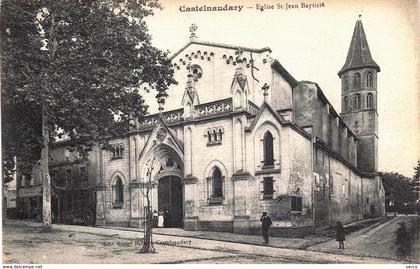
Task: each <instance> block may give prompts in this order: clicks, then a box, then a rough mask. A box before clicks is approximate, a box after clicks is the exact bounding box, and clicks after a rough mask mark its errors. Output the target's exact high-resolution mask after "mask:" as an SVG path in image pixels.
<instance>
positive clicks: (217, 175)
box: [212, 167, 223, 198]
mask: <svg viewBox="0 0 420 269" xmlns="http://www.w3.org/2000/svg"><path fill="white" fill-rule="evenodd" d="M212 197H213V198H218V197H223V180H222V172H220V169H219V168H218V167H215V168H214V170H213V175H212Z"/></svg>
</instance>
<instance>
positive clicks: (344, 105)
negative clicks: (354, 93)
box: [343, 96, 349, 112]
mask: <svg viewBox="0 0 420 269" xmlns="http://www.w3.org/2000/svg"><path fill="white" fill-rule="evenodd" d="M343 110H344V112H346V111H348V110H349V98H348V97H347V96H346V97H344V100H343Z"/></svg>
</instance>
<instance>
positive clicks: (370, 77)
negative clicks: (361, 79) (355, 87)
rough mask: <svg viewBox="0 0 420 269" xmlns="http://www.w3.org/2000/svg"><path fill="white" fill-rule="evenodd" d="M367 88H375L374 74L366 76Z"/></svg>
mask: <svg viewBox="0 0 420 269" xmlns="http://www.w3.org/2000/svg"><path fill="white" fill-rule="evenodd" d="M366 86H367V87H373V74H372V72H368V73H367V76H366Z"/></svg>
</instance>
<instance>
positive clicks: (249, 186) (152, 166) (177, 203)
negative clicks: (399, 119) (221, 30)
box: [92, 19, 385, 236]
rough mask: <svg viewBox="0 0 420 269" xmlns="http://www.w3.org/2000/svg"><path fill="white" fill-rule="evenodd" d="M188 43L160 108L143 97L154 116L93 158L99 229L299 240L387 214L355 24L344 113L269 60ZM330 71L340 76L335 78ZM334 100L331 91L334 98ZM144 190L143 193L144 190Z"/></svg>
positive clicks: (373, 104) (365, 50)
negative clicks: (267, 228) (154, 225)
mask: <svg viewBox="0 0 420 269" xmlns="http://www.w3.org/2000/svg"><path fill="white" fill-rule="evenodd" d="M195 31H196V27H195V26H192V27H191V37H190V40H189V42H188V43H187V44H186V45H185V46H184V47H183V48H181V49H180V50H179V51H178V52H176V53H175V54H174V55H173V56H172V57H171V61H172V65H173V68H174V70H175V79H176V80H177V81H178V85H172V86H171V87H170V88H169V89H168V94H169V97H168V98H167V99H166V100H165V104H164V105H163V104H162V103H160V104H159V105H158V104H157V103H156V100H155V96H154V93H152V92H147V91H145V90H143V89H142V90H141V94H142V95H143V97H144V98H145V100H146V102H147V104H148V105H149V106H150V107H149V111H150V113H152V114H150V115H148V116H146V117H145V118H144V120H142V121H138V120H135V121H133V125H134V126H135V127H132V128H131V129H130V131H129V132H128V133H127V134H121V136H120V137H115V138H114V139H112V140H111V145H112V148H113V150H111V151H102V150H99V149H98V150H95V151H94V152H93V153H92V154H95V156H96V155H97V157H96V160H98V162H95V164H96V165H97V167H96V169H95V171H97V173H96V174H95V175H96V188H95V189H96V225H110V226H130V227H142V226H143V225H144V220H145V207H146V206H147V203H146V199H145V193H146V192H147V189H148V188H150V198H151V206H152V210H158V211H159V212H165V217H166V221H165V226H166V227H181V228H184V229H185V230H211V231H227V232H234V233H244V234H255V233H259V232H260V221H259V220H260V216H261V213H262V212H264V211H265V212H267V213H268V215H269V216H271V218H272V220H273V225H272V229H271V232H272V233H273V234H279V235H280V234H281V235H288V236H293V235H299V234H302V233H307V232H310V231H312V230H314V229H316V228H322V227H327V226H330V225H334V224H335V222H336V220H337V219H342V221H343V222H345V223H346V222H351V221H355V220H359V219H362V218H364V217H376V216H380V215H383V214H384V213H385V205H384V202H385V199H384V189H383V186H382V182H381V178H380V177H379V176H378V175H377V170H378V167H377V164H378V131H377V130H378V128H377V127H378V113H377V73H378V72H379V71H380V68H379V66H378V65H377V64H376V63H375V61H374V60H373V59H372V56H371V54H370V50H369V47H368V43H367V40H366V36H365V33H364V29H363V25H362V22H361V20H360V19H359V20H358V21H357V22H356V25H355V28H354V33H353V36H352V39H351V43H350V48H349V51H348V55H347V59H346V61H345V64H344V66H343V67H342V68H341V69H340V71H339V72H338V76H339V78H340V79H341V81H342V87H341V96H342V100H341V103H342V107H341V113H338V112H337V111H336V110H335V108H334V107H333V106H332V105H331V103H330V102H329V101H328V99H327V97H326V96H325V94H324V92H323V91H322V89H321V88H320V87H319V85H318V84H317V83H315V82H310V81H297V80H296V79H295V78H294V77H293V76H292V75H291V74H290V73H289V72H288V71H287V70H286V69H285V68H284V67H283V66H282V65H281V63H280V62H279V61H278V60H276V59H273V58H271V57H270V53H271V49H270V48H262V49H252V48H247V47H238V46H232V45H225V44H218V43H210V42H204V41H200V40H198V39H197V36H196V34H195ZM337 69H338V68H337ZM337 90H338V89H337ZM149 179H150V181H151V184H148V182H149Z"/></svg>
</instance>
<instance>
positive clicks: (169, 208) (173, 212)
mask: <svg viewBox="0 0 420 269" xmlns="http://www.w3.org/2000/svg"><path fill="white" fill-rule="evenodd" d="M158 209H159V212H163V214H164V227H183V219H184V210H183V193H182V183H181V179H180V178H179V177H176V176H165V177H163V178H161V179H160V180H159V185H158Z"/></svg>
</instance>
